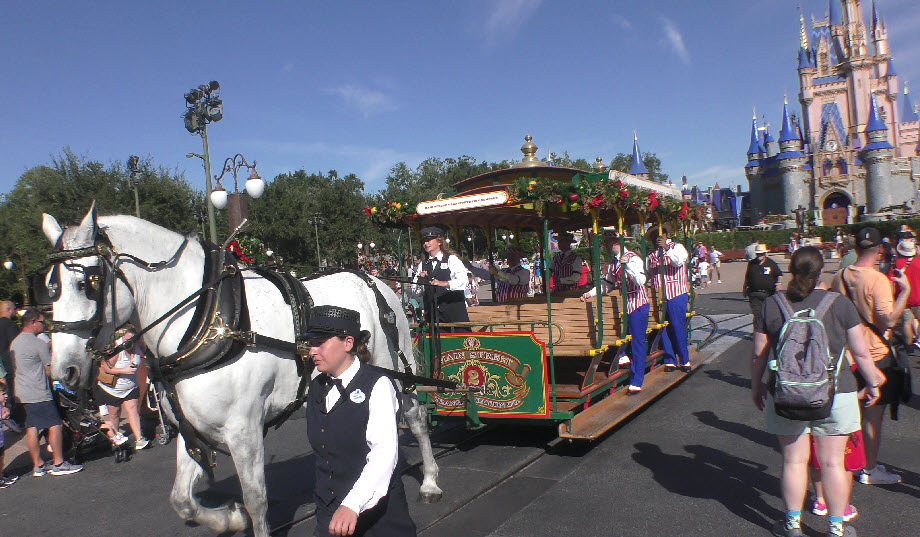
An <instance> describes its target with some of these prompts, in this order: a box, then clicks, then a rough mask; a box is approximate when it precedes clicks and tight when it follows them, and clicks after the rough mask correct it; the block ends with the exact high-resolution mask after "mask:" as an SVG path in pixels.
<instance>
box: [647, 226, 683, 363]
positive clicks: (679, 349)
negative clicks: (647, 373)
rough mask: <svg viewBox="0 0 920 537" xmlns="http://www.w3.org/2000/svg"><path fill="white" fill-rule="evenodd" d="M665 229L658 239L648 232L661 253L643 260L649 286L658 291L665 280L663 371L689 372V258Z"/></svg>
mask: <svg viewBox="0 0 920 537" xmlns="http://www.w3.org/2000/svg"><path fill="white" fill-rule="evenodd" d="M668 232H669V230H668V228H667V227H664V228H662V233H661V236H658V230H657V229H655V228H653V229H652V230H650V231H649V232H648V241H649V243H651V244H656V245H657V246H658V248H660V249H662V250H663V251H664V255H663V256H662V257H659V254H658V250H655V251H653V252H652V253H650V254H649V256H648V259H647V260H646V263H647V266H648V274H649V277H651V278H652V286H653V287H655V288H656V289H660V288H661V284H662V280H664V304H665V311H666V312H667V320H668V327H667V329H666V330H665V333H663V334H662V335H661V342H662V346H663V347H664V370H665V371H674V370H675V369H677V367H678V361H677V359H678V358H680V365H679V367H680V369H681V370H682V371H690V353H689V351H688V349H687V289H688V284H687V261H688V259H689V257H690V256H689V255H688V254H687V249H686V248H684V245H683V244H680V243H679V242H674V241H672V240H671V239H669V238H668Z"/></svg>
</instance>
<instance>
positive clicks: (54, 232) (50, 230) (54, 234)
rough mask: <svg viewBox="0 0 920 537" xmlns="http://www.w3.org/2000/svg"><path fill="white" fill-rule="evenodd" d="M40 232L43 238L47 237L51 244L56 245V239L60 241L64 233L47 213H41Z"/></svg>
mask: <svg viewBox="0 0 920 537" xmlns="http://www.w3.org/2000/svg"><path fill="white" fill-rule="evenodd" d="M42 231H43V232H44V233H45V236H46V237H48V240H49V241H51V244H57V241H58V239H60V238H61V235H62V234H63V233H64V230H62V229H61V225H60V224H58V221H57V220H55V218H54V217H53V216H51V215H50V214H48V213H42Z"/></svg>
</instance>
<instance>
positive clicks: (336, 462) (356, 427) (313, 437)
mask: <svg viewBox="0 0 920 537" xmlns="http://www.w3.org/2000/svg"><path fill="white" fill-rule="evenodd" d="M305 338H306V339H307V341H308V342H309V344H310V357H311V358H312V359H313V363H314V364H315V365H316V369H317V371H319V372H320V374H319V375H317V377H316V378H314V379H313V381H311V382H310V390H309V392H308V397H307V435H308V437H309V440H310V445H311V446H312V447H313V452H314V454H315V455H316V484H315V485H314V488H313V490H314V494H315V503H316V535H318V536H326V535H373V536H392V537H403V536H414V535H415V534H416V528H415V523H413V522H412V518H411V517H410V516H409V507H408V504H407V503H406V492H405V490H404V489H403V485H402V480H401V479H400V476H399V474H397V473H395V469H396V463H397V459H398V456H399V438H398V433H397V428H396V427H397V419H398V411H399V403H398V401H397V398H396V389H395V388H394V386H393V382H392V381H391V380H390V379H389V378H387V377H386V376H384V375H383V374H382V373H381V372H380V371H379V370H377V369H375V368H373V367H372V366H369V365H366V364H365V363H362V362H366V361H367V360H368V359H369V358H370V354H369V352H368V350H367V343H368V340H369V339H370V335H369V333H368V332H367V331H362V330H361V316H360V314H359V313H358V312H357V311H353V310H350V309H346V308H340V307H337V306H316V307H314V308H313V309H311V310H310V328H309V332H307V333H306V334H305ZM361 431H363V432H364V434H360V433H361Z"/></svg>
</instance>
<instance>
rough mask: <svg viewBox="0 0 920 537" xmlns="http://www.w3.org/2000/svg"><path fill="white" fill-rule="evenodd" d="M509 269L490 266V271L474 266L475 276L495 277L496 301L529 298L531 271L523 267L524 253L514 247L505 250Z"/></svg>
mask: <svg viewBox="0 0 920 537" xmlns="http://www.w3.org/2000/svg"><path fill="white" fill-rule="evenodd" d="M505 256H506V258H507V260H508V268H503V269H499V268H496V267H495V265H489V266H488V270H486V269H483V268H479V267H477V266H475V265H473V269H472V270H473V274H474V275H475V276H479V277H480V278H489V277H490V276H495V300H496V301H497V302H507V301H509V300H514V299H518V298H527V291H528V290H529V288H530V271H529V270H527V269H525V268H524V267H522V266H521V259H523V258H524V251H523V250H521V249H520V248H518V247H515V246H512V247H511V248H508V249H507V250H505Z"/></svg>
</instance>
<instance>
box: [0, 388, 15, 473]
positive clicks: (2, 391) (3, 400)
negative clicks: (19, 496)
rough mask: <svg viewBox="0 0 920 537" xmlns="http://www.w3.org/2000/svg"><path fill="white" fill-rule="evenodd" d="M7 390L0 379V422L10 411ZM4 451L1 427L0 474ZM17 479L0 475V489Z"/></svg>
mask: <svg viewBox="0 0 920 537" xmlns="http://www.w3.org/2000/svg"><path fill="white" fill-rule="evenodd" d="M7 397H8V394H7V389H6V383H5V382H3V380H2V379H0V420H5V419H9V417H10V409H9V407H8V406H7ZM4 451H6V444H4V442H3V427H0V472H2V470H3V468H4V466H5V462H4V460H3V453H4ZM17 479H19V476H17V475H6V474H2V475H0V489H5V488H6V487H8V486H10V485H12V484H13V483H15V482H16V480H17Z"/></svg>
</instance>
